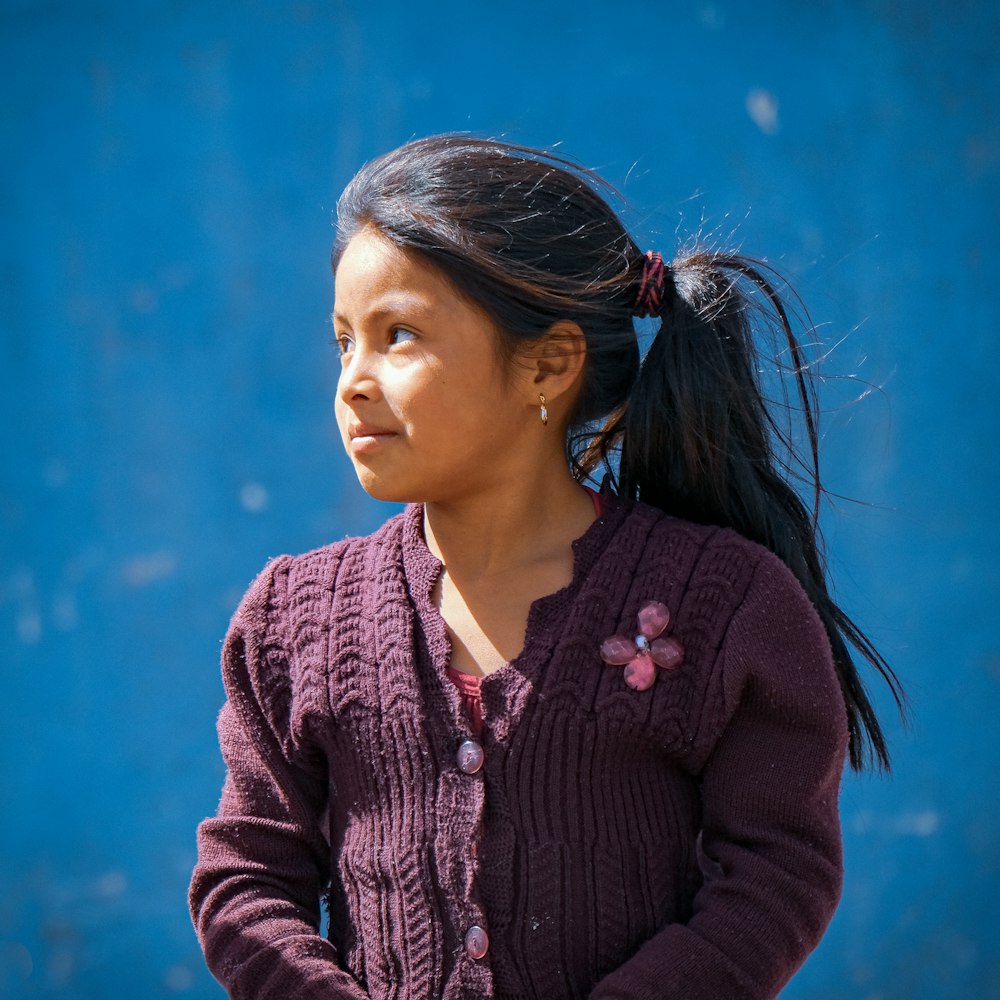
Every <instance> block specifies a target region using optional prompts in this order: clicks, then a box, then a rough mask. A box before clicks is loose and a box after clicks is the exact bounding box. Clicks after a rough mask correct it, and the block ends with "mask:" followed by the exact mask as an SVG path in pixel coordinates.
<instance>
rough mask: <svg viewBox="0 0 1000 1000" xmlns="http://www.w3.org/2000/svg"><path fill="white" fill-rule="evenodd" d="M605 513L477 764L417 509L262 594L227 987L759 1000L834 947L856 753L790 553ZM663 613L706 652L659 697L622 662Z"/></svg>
mask: <svg viewBox="0 0 1000 1000" xmlns="http://www.w3.org/2000/svg"><path fill="white" fill-rule="evenodd" d="M604 500H605V503H604V511H603V514H602V516H601V517H600V518H599V519H598V520H596V521H595V522H594V523H593V524H592V525H591V527H590V528H589V529H588V530H587V532H586V533H585V534H584V535H583V536H582V537H581V538H579V539H577V540H576V542H574V545H573V551H574V573H573V578H572V581H571V583H569V584H568V585H567V586H566V587H565V588H563V589H562V590H560V591H558V592H557V593H554V594H551V595H549V596H547V597H544V598H541V599H540V600H538V601H536V602H535V603H534V604H533V605H532V608H531V611H530V614H529V618H528V625H527V631H526V637H525V644H524V649H523V650H522V652H521V653H520V655H519V656H518V657H517V658H516V659H514V660H513V661H511V662H510V663H508V664H506V665H505V666H503V667H502V668H501V669H500V670H498V671H496V672H494V673H492V674H490V675H488V676H487V677H485V678H484V679H483V682H482V686H481V691H482V705H483V715H484V730H483V733H482V736H481V738H480V739H479V741H478V746H479V747H481V749H482V751H483V757H482V764H481V766H479V767H478V769H473V768H471V767H469V766H468V760H469V758H468V755H466V758H465V759H464V760H463V759H462V758H461V754H460V755H459V757H458V758H456V752H457V750H458V748H459V746H460V745H461V744H462V743H463V742H464V741H467V740H470V739H472V738H473V733H472V730H471V729H470V721H469V718H468V716H467V714H466V713H465V712H464V711H463V709H462V704H461V695H460V693H459V691H458V690H457V689H456V687H455V685H454V684H453V683H452V682H451V681H450V680H449V679H448V677H447V675H446V670H447V665H448V656H449V641H448V636H447V630H446V626H445V623H444V621H443V619H442V618H441V616H440V614H439V613H438V611H437V610H436V608H435V606H434V604H433V599H432V595H433V589H434V586H435V582H436V580H437V578H438V575H439V573H440V572H441V564H440V562H439V561H438V560H437V559H436V558H435V557H434V556H433V555H432V554H431V553H430V551H429V550H428V548H427V546H426V544H425V541H424V538H423V530H422V524H423V521H422V514H423V511H422V508H421V507H420V506H419V505H411V506H409V507H407V508H406V509H405V510H404V511H403V513H401V514H399V515H398V516H396V517H394V518H392V519H391V520H390V521H388V522H387V523H386V524H385V525H384V526H383V527H382V528H381V529H379V530H378V531H377V532H375V533H374V534H373V535H371V536H369V537H368V538H361V539H346V540H344V541H341V542H338V543H335V544H333V545H329V546H327V547H325V548H321V549H318V550H316V551H314V552H310V553H308V554H305V555H301V556H298V557H294V558H292V557H288V556H282V557H279V558H278V559H276V560H274V561H273V562H271V563H270V564H269V565H268V566H267V567H266V568H265V569H264V571H263V572H262V573H261V575H260V576H259V577H258V578H257V580H256V581H255V582H254V584H253V585H252V586H251V588H250V590H249V591H248V593H247V594H246V596H245V597H244V599H243V601H242V603H241V605H240V607H239V609H238V610H237V612H236V614H235V616H234V618H233V621H232V624H231V626H230V629H229V632H228V635H227V638H226V641H225V644H224V648H223V657H222V670H223V678H224V682H225V688H226V692H227V700H226V703H225V705H224V707H223V709H222V712H221V714H220V717H219V727H218V728H219V735H220V743H221V746H222V751H223V754H224V757H225V760H226V762H227V765H228V771H227V777H226V781H225V785H224V788H223V792H222V799H221V802H220V804H219V808H218V812H217V815H216V816H215V817H214V818H211V819H206V820H205V821H204V822H203V823H202V824H201V825H200V827H199V831H198V852H199V854H198V862H197V867H196V868H195V871H194V876H193V880H192V883H191V889H190V904H191V910H192V915H193V918H194V921H195V925H196V929H197V932H198V935H199V939H200V941H201V944H202V947H203V949H204V951H205V955H206V959H207V962H208V965H209V967H210V968H211V970H212V971H213V973H214V974H215V975H216V977H217V978H218V979H219V980H220V981H221V982H222V983H223V985H224V986H225V987H226V988H227V989H228V990H229V993H230V996H231V997H234V998H246V1000H251V998H252V1000H272V998H273V1000H312V998H316V1000H319V998H323V1000H366V998H371V1000H390V998H393V1000H437V998H443V1000H485V998H494V997H495V998H497V1000H521V998H533V1000H564V998H565V1000H569V998H574V1000H576V998H583V997H589V998H590V1000H653V998H656V1000H682V998H683V1000H763V998H767V997H773V996H775V995H776V994H777V992H778V991H779V989H780V988H781V987H782V986H783V985H784V984H785V982H786V981H787V980H788V979H789V978H790V977H791V975H792V974H793V972H794V971H795V970H796V969H797V968H798V967H799V965H800V964H801V963H802V962H803V960H804V959H805V957H806V956H807V955H808V953H809V952H810V951H811V950H812V949H813V948H814V947H815V945H816V943H817V942H818V940H819V938H820V937H821V935H822V933H823V931H824V930H825V928H826V926H827V924H828V922H829V920H830V918H831V916H832V914H833V911H834V909H835V907H836V904H837V901H838V899H839V895H840V889H841V881H842V862H841V841H840V827H839V821H838V808H837V797H838V789H839V784H840V778H841V774H842V770H843V764H844V757H845V751H846V745H847V722H846V712H845V708H844V703H843V699H842V695H841V692H840V688H839V684H838V680H837V676H836V673H835V670H834V667H833V664H832V657H831V652H830V646H829V642H828V639H827V637H826V634H825V631H824V629H823V626H822V624H821V622H820V620H819V617H818V615H817V614H816V612H815V610H814V608H813V607H812V605H811V604H810V602H809V600H808V599H807V597H806V595H805V593H804V592H803V590H802V588H801V587H800V585H799V583H798V582H797V581H796V579H795V578H794V576H793V575H792V574H791V572H790V571H789V570H788V569H787V568H786V567H785V565H784V564H783V563H782V562H781V561H780V560H779V559H778V558H777V557H776V556H774V555H773V554H772V553H770V552H769V551H767V550H766V549H764V548H761V547H760V546H758V545H755V544H753V543H751V542H748V541H747V540H745V539H743V538H742V537H740V536H739V535H737V534H735V533H734V532H732V531H730V530H727V529H719V528H711V527H703V526H699V525H694V524H691V523H688V522H685V521H681V520H677V519H675V518H671V517H669V516H667V515H665V514H663V513H661V512H659V511H657V510H654V509H652V508H650V507H646V506H644V505H642V504H633V503H631V502H627V501H624V500H621V499H618V498H616V497H614V496H613V495H612V494H610V493H605V494H604ZM652 600H655V601H659V602H662V603H663V604H665V605H666V606H667V607H668V608H669V610H670V612H671V615H672V622H671V625H670V629H669V632H668V633H667V634H668V635H670V636H671V637H673V638H675V639H677V640H678V641H679V642H681V643H682V644H683V647H684V660H683V662H682V663H681V665H680V666H679V667H678V668H677V669H674V670H659V669H658V670H657V674H658V676H657V679H656V681H655V683H654V684H653V686H652V687H651V688H649V689H648V690H645V691H636V690H633V689H632V688H630V687H629V686H628V685H626V683H625V681H624V678H623V670H622V667H620V666H619V667H615V666H609V665H608V664H607V663H605V662H603V661H602V659H601V657H600V655H599V650H600V647H601V644H602V642H603V641H604V640H605V639H607V638H608V637H610V636H612V635H615V634H622V635H625V636H631V635H634V634H635V633H636V631H637V624H636V622H637V615H638V612H639V610H640V608H642V607H643V606H644V605H645V604H647V603H648V602H650V601H652ZM464 749H465V750H467V749H468V744H466V747H465V748H464ZM323 893H325V894H326V902H327V904H328V907H329V929H328V932H327V934H326V935H321V934H320V932H319V926H320V900H321V894H323Z"/></svg>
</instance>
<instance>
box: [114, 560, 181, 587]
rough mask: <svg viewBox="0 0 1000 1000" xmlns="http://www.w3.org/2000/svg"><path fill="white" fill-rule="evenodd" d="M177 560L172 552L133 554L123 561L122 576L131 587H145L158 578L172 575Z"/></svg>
mask: <svg viewBox="0 0 1000 1000" xmlns="http://www.w3.org/2000/svg"><path fill="white" fill-rule="evenodd" d="M176 569H177V560H176V558H175V557H174V554H173V553H172V552H151V553H149V554H148V555H142V556H133V557H132V558H131V559H127V560H126V561H125V562H124V563H122V568H121V572H122V577H123V579H124V580H125V582H126V583H127V584H128V585H129V586H130V587H145V586H147V585H148V584H150V583H154V582H155V581H156V580H163V579H164V578H166V577H168V576H172V575H173V573H174V571H175V570H176Z"/></svg>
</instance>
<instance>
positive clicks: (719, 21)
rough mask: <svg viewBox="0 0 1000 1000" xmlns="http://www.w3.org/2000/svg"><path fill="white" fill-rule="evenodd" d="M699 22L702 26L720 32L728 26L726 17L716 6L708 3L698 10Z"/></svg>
mask: <svg viewBox="0 0 1000 1000" xmlns="http://www.w3.org/2000/svg"><path fill="white" fill-rule="evenodd" d="M698 20H699V21H701V23H702V26H703V27H706V28H711V29H712V30H713V31H718V30H719V29H720V28H724V27H725V25H726V15H725V14H724V13H723V12H722V11H721V10H719V8H718V7H716V6H715V4H711V3H706V4H702V6H701V7H699V8H698Z"/></svg>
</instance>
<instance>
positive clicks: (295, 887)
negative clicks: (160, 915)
mask: <svg viewBox="0 0 1000 1000" xmlns="http://www.w3.org/2000/svg"><path fill="white" fill-rule="evenodd" d="M287 563H288V559H287V557H281V558H280V559H277V560H275V561H274V562H272V563H271V564H270V565H269V566H267V567H266V568H265V570H264V571H263V572H262V573H261V574H260V576H259V577H258V578H257V580H256V581H255V582H254V584H253V585H252V586H251V588H250V590H249V591H248V592H247V594H246V596H245V597H244V599H243V601H242V603H241V604H240V607H239V609H238V610H237V612H236V614H235V616H234V617H233V621H232V623H231V625H230V627H229V632H228V634H227V636H226V640H225V643H224V646H223V652H222V675H223V681H224V685H225V689H226V696H227V698H226V702H225V704H224V706H223V708H222V711H221V713H220V715H219V725H218V728H219V742H220V745H221V748H222V753H223V756H224V758H225V761H226V764H227V774H226V780H225V784H224V786H223V791H222V799H221V801H220V803H219V808H218V812H217V814H216V816H215V817H214V818H212V819H206V820H205V821H203V822H202V823H201V825H200V826H199V828H198V861H197V865H196V867H195V870H194V875H193V878H192V881H191V886H190V891H189V903H190V907H191V915H192V918H193V920H194V924H195V929H196V931H197V933H198V939H199V941H200V943H201V946H202V949H203V950H204V953H205V958H206V961H207V963H208V966H209V968H210V969H211V971H212V973H213V974H214V975H215V977H216V978H217V979H218V980H219V982H221V983H222V985H223V986H224V987H225V988H226V989H227V990H228V992H229V995H230V996H231V997H232V998H234V1000H271V998H274V1000H278V998H280V1000H312V998H319V997H323V998H324V1000H366V998H367V994H366V993H365V992H364V990H362V989H361V988H360V986H359V985H358V983H357V982H356V981H355V980H354V978H353V977H352V976H350V975H349V974H348V973H347V972H346V971H345V970H343V969H342V968H340V966H339V964H338V957H337V953H336V950H335V948H334V946H333V945H332V944H331V942H329V941H328V940H326V939H325V938H323V937H322V936H321V935H320V933H319V917H320V896H321V893H322V891H323V888H324V887H325V885H326V883H327V879H328V876H329V868H328V865H329V862H328V857H329V852H328V848H327V843H326V839H325V837H324V834H323V831H322V828H321V826H320V817H321V815H322V813H323V810H324V808H325V805H326V795H327V783H328V782H327V775H326V773H325V765H324V764H323V761H322V757H321V755H318V754H315V753H309V752H308V751H307V750H306V749H305V748H304V747H303V746H301V743H302V741H301V740H299V739H298V738H297V737H296V736H295V735H294V734H293V733H292V732H291V721H290V720H291V711H292V694H291V687H292V685H291V679H290V675H289V664H288V658H287V656H286V654H285V651H284V648H283V643H282V642H281V631H282V623H283V615H284V607H283V602H284V598H283V594H282V592H283V590H284V584H285V582H286V580H287Z"/></svg>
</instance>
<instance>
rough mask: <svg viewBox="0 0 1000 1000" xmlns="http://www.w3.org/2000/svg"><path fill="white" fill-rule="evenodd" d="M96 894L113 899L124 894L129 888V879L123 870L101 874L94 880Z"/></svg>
mask: <svg viewBox="0 0 1000 1000" xmlns="http://www.w3.org/2000/svg"><path fill="white" fill-rule="evenodd" d="M93 888H94V895H96V896H101V897H103V898H105V899H113V898H114V897H116V896H121V895H123V894H124V892H125V890H126V889H127V888H128V879H127V878H126V877H125V873H124V872H121V871H116V870H112V871H108V872H105V873H104V874H103V875H101V876H99V877H98V878H97V880H96V881H95V882H94V886H93Z"/></svg>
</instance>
